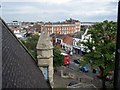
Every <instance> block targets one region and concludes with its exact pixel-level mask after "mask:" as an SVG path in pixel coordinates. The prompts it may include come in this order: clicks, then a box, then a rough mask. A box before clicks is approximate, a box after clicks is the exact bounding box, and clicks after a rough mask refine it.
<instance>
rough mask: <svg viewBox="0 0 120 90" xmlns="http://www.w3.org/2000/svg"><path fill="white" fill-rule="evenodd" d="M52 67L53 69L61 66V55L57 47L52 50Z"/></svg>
mask: <svg viewBox="0 0 120 90" xmlns="http://www.w3.org/2000/svg"><path fill="white" fill-rule="evenodd" d="M53 55H54V57H53V65H54V67H57V66H61V65H63V55H61V51H60V49H59V48H58V47H54V48H53Z"/></svg>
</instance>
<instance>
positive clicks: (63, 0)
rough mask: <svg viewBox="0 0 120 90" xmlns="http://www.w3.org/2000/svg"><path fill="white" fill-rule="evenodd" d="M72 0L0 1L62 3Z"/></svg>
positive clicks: (9, 0)
mask: <svg viewBox="0 0 120 90" xmlns="http://www.w3.org/2000/svg"><path fill="white" fill-rule="evenodd" d="M70 1H72V0H24V1H23V0H21V1H20V0H2V2H41V3H53V4H62V3H68V2H70Z"/></svg>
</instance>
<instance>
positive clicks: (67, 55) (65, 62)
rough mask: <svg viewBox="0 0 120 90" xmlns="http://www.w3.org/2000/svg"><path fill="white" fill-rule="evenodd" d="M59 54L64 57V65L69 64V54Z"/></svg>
mask: <svg viewBox="0 0 120 90" xmlns="http://www.w3.org/2000/svg"><path fill="white" fill-rule="evenodd" d="M61 54H62V55H63V56H64V58H63V60H64V65H69V64H70V55H69V54H66V53H61Z"/></svg>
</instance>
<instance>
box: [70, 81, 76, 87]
mask: <svg viewBox="0 0 120 90" xmlns="http://www.w3.org/2000/svg"><path fill="white" fill-rule="evenodd" d="M75 84H78V82H76V81H71V82H70V83H69V84H68V86H72V85H75Z"/></svg>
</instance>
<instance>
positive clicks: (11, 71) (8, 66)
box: [1, 21, 50, 88]
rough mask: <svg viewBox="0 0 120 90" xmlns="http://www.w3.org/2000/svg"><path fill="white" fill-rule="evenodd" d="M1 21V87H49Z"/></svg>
mask: <svg viewBox="0 0 120 90" xmlns="http://www.w3.org/2000/svg"><path fill="white" fill-rule="evenodd" d="M1 23H2V88H50V86H49V85H48V83H47V82H46V81H45V79H44V76H43V74H42V72H41V70H40V69H39V68H38V67H37V64H36V62H35V61H34V60H33V58H32V56H31V55H30V54H29V53H28V52H27V50H26V49H25V48H24V46H22V44H21V43H20V42H19V40H18V39H17V38H16V37H15V35H13V33H12V32H11V31H10V29H9V28H8V27H7V25H6V24H5V22H4V21H2V22H1Z"/></svg>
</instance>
